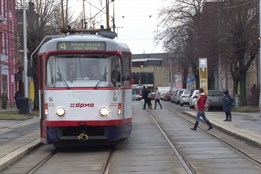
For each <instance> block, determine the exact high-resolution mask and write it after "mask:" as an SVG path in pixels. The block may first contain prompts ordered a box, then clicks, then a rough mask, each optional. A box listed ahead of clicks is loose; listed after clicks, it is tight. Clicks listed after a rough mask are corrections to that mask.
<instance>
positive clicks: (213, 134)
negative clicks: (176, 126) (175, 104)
mask: <svg viewBox="0 0 261 174" xmlns="http://www.w3.org/2000/svg"><path fill="white" fill-rule="evenodd" d="M164 109H165V110H167V111H168V112H169V113H171V115H175V117H178V118H179V119H181V120H183V121H185V122H187V123H189V124H191V125H192V126H193V124H194V121H195V120H194V119H193V118H192V117H190V116H188V115H187V114H184V113H182V112H181V111H180V110H178V111H175V110H173V108H172V107H170V106H164ZM149 113H150V116H151V118H152V120H153V121H154V122H155V124H156V125H157V127H158V128H159V129H160V131H161V132H162V134H163V136H164V137H165V138H166V140H167V141H168V143H169V145H170V146H171V148H172V149H173V151H174V152H175V154H176V155H177V157H178V159H179V160H180V162H181V164H182V166H183V167H184V169H185V170H186V171H187V172H188V173H197V172H196V170H195V169H194V168H193V165H191V164H190V162H189V160H188V159H186V157H185V156H184V155H183V154H182V152H181V151H180V150H179V148H178V145H177V144H175V143H174V142H173V141H171V140H170V138H169V137H168V136H167V133H166V132H165V131H164V129H163V128H161V125H160V123H159V122H158V121H157V119H156V118H155V116H154V113H153V111H149ZM201 122H202V121H201ZM198 131H202V132H204V133H205V134H207V135H208V136H209V137H211V138H214V139H215V140H217V141H219V142H220V143H222V144H224V145H225V146H227V147H228V148H229V149H231V150H233V151H235V152H236V153H238V154H240V155H241V156H242V157H243V158H245V159H247V160H248V161H249V162H251V163H252V164H253V165H255V166H258V167H259V168H261V162H260V160H257V159H255V158H254V157H252V156H251V155H248V153H247V152H245V151H244V149H240V148H237V147H235V146H234V145H233V144H231V142H227V141H226V140H223V139H222V138H220V137H219V134H217V133H216V132H217V131H219V132H220V130H214V131H213V130H212V131H207V130H205V129H202V128H200V127H198ZM230 136H231V135H230Z"/></svg>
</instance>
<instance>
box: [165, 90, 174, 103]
mask: <svg viewBox="0 0 261 174" xmlns="http://www.w3.org/2000/svg"><path fill="white" fill-rule="evenodd" d="M173 92H174V90H170V91H168V92H166V94H165V95H164V96H163V100H164V101H170V99H171V96H172V95H173Z"/></svg>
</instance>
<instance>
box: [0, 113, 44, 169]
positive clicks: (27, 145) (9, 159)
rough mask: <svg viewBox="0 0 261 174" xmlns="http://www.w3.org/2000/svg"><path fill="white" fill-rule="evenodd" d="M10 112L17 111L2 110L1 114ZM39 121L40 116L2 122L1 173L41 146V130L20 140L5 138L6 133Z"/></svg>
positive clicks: (0, 130)
mask: <svg viewBox="0 0 261 174" xmlns="http://www.w3.org/2000/svg"><path fill="white" fill-rule="evenodd" d="M9 110H15V108H9V109H7V110H2V109H1V110H0V112H4V111H9ZM39 121H40V118H39V117H38V116H34V117H33V118H31V119H28V120H1V121H0V171H1V170H3V169H4V168H6V167H8V166H9V165H11V164H12V163H14V162H15V161H16V160H19V159H20V158H22V157H23V156H24V155H25V154H26V153H28V152H30V151H31V150H32V149H33V148H36V147H37V146H39V145H40V144H41V143H40V138H39V137H40V129H37V130H35V131H33V132H31V133H29V134H26V135H24V136H21V137H19V138H12V137H5V133H8V132H9V131H11V130H13V129H16V128H19V127H23V126H27V125H31V124H33V123H39ZM39 125H40V123H39ZM6 141H7V142H6ZM5 142H6V143H5Z"/></svg>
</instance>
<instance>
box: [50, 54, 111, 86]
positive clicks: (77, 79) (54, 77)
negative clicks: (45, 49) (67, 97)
mask: <svg viewBox="0 0 261 174" xmlns="http://www.w3.org/2000/svg"><path fill="white" fill-rule="evenodd" d="M109 62H110V58H108V57H104V58H92V57H77V56H72V57H68V56H67V57H65V56H64V57H62V56H51V57H50V58H49V59H48V61H47V64H46V65H47V67H46V85H47V87H70V88H71V87H95V86H96V85H97V83H98V82H99V81H100V82H99V87H108V86H109V85H110V83H109V82H108V81H107V79H109V78H108V74H109V73H108V71H109V69H110V68H109ZM92 65H96V66H97V68H96V70H93V69H92V68H91V66H92ZM91 70H92V71H93V72H94V71H95V73H96V75H97V76H96V77H95V78H94V77H93V76H91V75H90V72H91Z"/></svg>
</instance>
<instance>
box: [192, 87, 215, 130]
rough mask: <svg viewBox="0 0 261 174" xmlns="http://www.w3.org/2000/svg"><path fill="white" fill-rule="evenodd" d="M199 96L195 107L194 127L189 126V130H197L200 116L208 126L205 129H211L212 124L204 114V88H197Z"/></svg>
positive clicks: (205, 97) (205, 99) (205, 98)
mask: <svg viewBox="0 0 261 174" xmlns="http://www.w3.org/2000/svg"><path fill="white" fill-rule="evenodd" d="M199 92H200V95H199V98H198V100H197V102H196V105H195V106H196V107H195V108H196V109H197V116H196V122H195V124H194V127H193V128H191V130H194V131H195V130H197V127H198V124H199V121H200V117H202V118H203V119H204V120H205V122H206V123H207V124H208V126H209V128H208V129H207V130H210V129H213V126H212V124H211V123H210V122H209V120H208V119H207V117H206V115H205V106H204V105H205V102H206V101H207V96H206V95H205V93H204V89H203V88H199Z"/></svg>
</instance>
